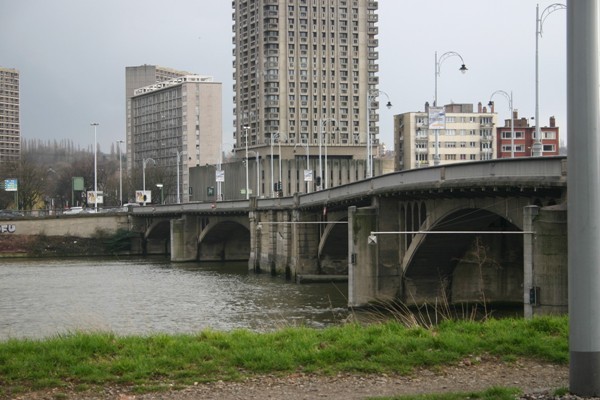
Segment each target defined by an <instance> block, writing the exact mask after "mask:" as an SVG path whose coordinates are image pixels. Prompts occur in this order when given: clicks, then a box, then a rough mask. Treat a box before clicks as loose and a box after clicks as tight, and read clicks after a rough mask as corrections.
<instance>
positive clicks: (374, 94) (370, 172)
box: [367, 89, 392, 178]
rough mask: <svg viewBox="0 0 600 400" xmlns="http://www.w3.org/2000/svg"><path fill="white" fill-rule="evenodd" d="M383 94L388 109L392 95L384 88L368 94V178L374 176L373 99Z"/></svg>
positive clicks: (390, 106) (370, 91)
mask: <svg viewBox="0 0 600 400" xmlns="http://www.w3.org/2000/svg"><path fill="white" fill-rule="evenodd" d="M380 94H383V95H384V96H385V97H386V98H387V99H388V102H387V104H386V105H385V106H386V107H387V108H388V109H390V108H392V102H391V101H390V96H388V94H387V93H386V92H384V91H383V90H377V89H373V90H369V92H368V94H367V178H371V177H373V149H372V147H371V121H370V117H371V106H372V104H373V101H374V99H375V98H377V96H379V95H380Z"/></svg>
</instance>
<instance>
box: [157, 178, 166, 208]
mask: <svg viewBox="0 0 600 400" xmlns="http://www.w3.org/2000/svg"><path fill="white" fill-rule="evenodd" d="M156 187H157V188H159V189H160V204H163V203H164V202H165V198H164V197H163V184H162V183H157V184H156Z"/></svg>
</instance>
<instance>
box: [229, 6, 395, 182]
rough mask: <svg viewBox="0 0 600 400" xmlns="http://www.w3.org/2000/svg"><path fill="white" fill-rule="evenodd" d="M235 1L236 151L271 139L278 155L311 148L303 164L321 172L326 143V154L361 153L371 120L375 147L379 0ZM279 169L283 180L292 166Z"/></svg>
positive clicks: (265, 145)
mask: <svg viewBox="0 0 600 400" xmlns="http://www.w3.org/2000/svg"><path fill="white" fill-rule="evenodd" d="M233 7H234V14H233V20H234V28H233V31H234V37H233V44H234V52H233V54H234V62H233V66H234V74H233V79H234V81H235V83H234V93H235V98H234V104H235V108H234V118H235V120H234V129H235V131H234V139H235V146H236V147H235V152H236V155H237V156H238V158H245V157H246V153H248V156H249V157H250V158H252V157H254V156H255V155H256V154H257V153H258V154H260V157H261V158H262V157H267V156H269V155H270V141H271V139H273V141H275V142H276V143H277V147H276V149H277V153H276V154H275V156H276V157H277V158H279V157H281V158H283V159H298V160H300V159H301V158H302V157H306V156H309V158H310V166H307V167H305V168H307V169H308V170H310V171H311V172H314V174H315V178H316V179H319V178H320V177H322V176H323V175H324V173H325V171H324V170H325V167H324V165H325V164H324V162H323V157H324V156H323V154H324V152H325V151H327V152H328V157H329V159H330V160H332V159H349V160H360V159H362V160H363V162H364V160H365V159H366V158H367V155H368V154H369V152H368V151H367V143H368V142H369V141H368V135H367V121H369V125H370V132H371V135H372V136H371V138H372V139H371V143H372V151H371V154H377V153H378V152H377V144H378V141H377V135H378V133H379V131H378V119H379V117H378V112H377V110H378V108H379V104H378V101H379V99H380V98H381V96H382V95H384V94H385V93H381V92H380V91H379V90H378V84H379V79H378V76H377V75H378V68H379V67H378V63H377V62H378V53H377V47H378V40H377V34H378V28H377V26H376V24H377V19H378V16H377V7H378V2H377V1H373V0H318V1H315V0H310V1H309V0H288V1H280V0H233ZM385 95H386V96H387V94H385ZM386 101H387V99H386ZM369 103H370V104H369ZM369 111H370V115H369V116H367V112H369ZM278 140H281V155H280V154H279V153H278V152H279V142H278ZM276 162H277V161H276ZM331 173H332V174H333V173H334V172H333V171H331ZM366 173H367V171H366V170H365V169H362V170H361V173H360V174H361V176H360V177H359V179H363V178H364V177H365V174H366ZM282 174H283V177H282V180H284V185H285V180H286V179H287V178H286V176H287V175H289V171H288V172H286V171H283V173H282ZM274 180H275V181H277V180H281V179H278V173H276V176H275V178H274ZM317 186H319V185H317ZM306 190H308V188H305V189H301V190H300V191H301V192H304V191H306Z"/></svg>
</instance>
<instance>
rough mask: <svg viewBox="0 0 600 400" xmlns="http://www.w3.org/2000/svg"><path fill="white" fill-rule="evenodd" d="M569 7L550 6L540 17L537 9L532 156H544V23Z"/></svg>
mask: <svg viewBox="0 0 600 400" xmlns="http://www.w3.org/2000/svg"><path fill="white" fill-rule="evenodd" d="M566 8H567V6H566V5H564V4H561V3H554V4H550V5H549V6H548V7H546V8H544V10H543V11H542V15H540V5H539V4H537V5H536V7H535V138H534V140H533V146H532V147H531V155H532V156H533V157H540V156H541V155H542V140H541V138H542V135H541V132H540V78H539V38H540V37H542V28H543V25H544V21H545V20H546V18H548V16H549V15H550V14H552V13H553V12H554V11H557V10H564V9H566Z"/></svg>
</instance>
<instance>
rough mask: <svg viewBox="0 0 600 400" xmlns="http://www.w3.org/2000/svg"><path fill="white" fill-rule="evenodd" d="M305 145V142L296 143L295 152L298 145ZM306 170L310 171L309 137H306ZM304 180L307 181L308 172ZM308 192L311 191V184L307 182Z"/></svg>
mask: <svg viewBox="0 0 600 400" xmlns="http://www.w3.org/2000/svg"><path fill="white" fill-rule="evenodd" d="M298 145H300V146H304V143H296V144H295V145H294V152H295V151H296V146H298ZM306 171H310V150H309V147H308V138H307V139H306ZM304 182H307V181H306V173H305V174H304ZM306 193H310V184H309V183H306Z"/></svg>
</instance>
